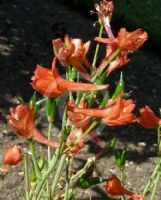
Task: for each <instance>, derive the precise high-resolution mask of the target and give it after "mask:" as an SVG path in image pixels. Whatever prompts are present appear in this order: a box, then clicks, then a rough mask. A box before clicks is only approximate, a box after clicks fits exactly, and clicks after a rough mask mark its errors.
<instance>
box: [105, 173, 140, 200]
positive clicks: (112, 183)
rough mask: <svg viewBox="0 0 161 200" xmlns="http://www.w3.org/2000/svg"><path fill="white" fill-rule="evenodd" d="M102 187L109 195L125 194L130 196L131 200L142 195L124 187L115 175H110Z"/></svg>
mask: <svg viewBox="0 0 161 200" xmlns="http://www.w3.org/2000/svg"><path fill="white" fill-rule="evenodd" d="M103 187H104V189H105V191H106V192H107V193H108V194H110V195H111V196H119V195H127V196H130V197H131V199H133V200H135V199H136V198H137V199H138V200H139V199H141V198H143V197H144V195H143V194H136V193H133V192H131V191H129V190H127V189H126V188H124V187H123V186H122V185H121V182H120V180H119V179H118V178H117V177H116V176H115V175H112V176H111V177H110V178H108V179H107V182H106V184H105V185H103Z"/></svg>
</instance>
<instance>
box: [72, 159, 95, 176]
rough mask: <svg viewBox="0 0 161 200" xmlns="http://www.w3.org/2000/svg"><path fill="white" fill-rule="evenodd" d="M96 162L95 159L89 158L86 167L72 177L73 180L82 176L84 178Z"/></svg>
mask: <svg viewBox="0 0 161 200" xmlns="http://www.w3.org/2000/svg"><path fill="white" fill-rule="evenodd" d="M94 162H95V158H94V157H93V158H88V160H87V162H86V163H85V165H84V167H83V168H82V169H80V170H79V171H78V172H77V173H76V174H75V175H73V176H72V177H71V180H73V179H76V178H78V177H80V176H82V175H83V174H84V173H85V172H86V171H87V170H88V169H89V168H90V166H91V165H92V164H93V163H94Z"/></svg>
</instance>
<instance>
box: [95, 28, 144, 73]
mask: <svg viewBox="0 0 161 200" xmlns="http://www.w3.org/2000/svg"><path fill="white" fill-rule="evenodd" d="M147 38H148V35H147V33H146V32H143V31H141V30H140V29H137V30H135V31H133V32H127V31H126V29H125V28H121V29H120V31H119V33H118V36H117V37H116V38H100V37H96V38H95V40H96V41H98V42H102V43H105V44H107V48H106V56H105V58H104V60H103V61H102V63H101V64H100V66H99V68H98V71H99V70H100V69H101V68H102V67H103V66H104V65H105V64H106V63H107V61H108V60H110V59H111V56H112V55H113V53H114V52H115V51H116V50H118V49H119V50H120V52H119V53H118V55H117V56H116V58H115V59H114V61H112V62H111V63H110V65H109V68H108V69H107V73H108V74H110V73H111V72H112V71H114V70H116V69H118V68H120V67H122V66H123V65H125V64H126V63H128V62H129V59H128V58H127V55H128V53H129V52H132V51H134V50H136V49H138V48H139V47H140V46H141V45H142V44H143V43H144V42H145V41H146V40H147Z"/></svg>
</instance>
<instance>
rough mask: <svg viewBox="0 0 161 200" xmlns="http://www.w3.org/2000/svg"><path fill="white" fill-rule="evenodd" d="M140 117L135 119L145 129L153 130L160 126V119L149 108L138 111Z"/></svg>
mask: <svg viewBox="0 0 161 200" xmlns="http://www.w3.org/2000/svg"><path fill="white" fill-rule="evenodd" d="M140 115H141V116H140V117H138V118H137V122H138V123H139V124H141V125H142V126H144V127H145V128H155V127H157V126H159V125H161V119H159V118H158V117H156V116H155V114H154V112H153V111H152V110H151V109H150V107H149V106H145V108H142V109H140Z"/></svg>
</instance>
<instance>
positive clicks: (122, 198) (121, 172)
mask: <svg viewBox="0 0 161 200" xmlns="http://www.w3.org/2000/svg"><path fill="white" fill-rule="evenodd" d="M120 180H121V183H122V184H124V170H123V169H121V170H120ZM121 200H125V197H124V195H121Z"/></svg>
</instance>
